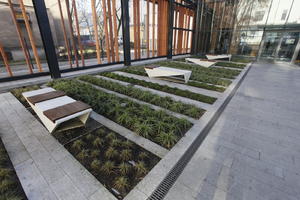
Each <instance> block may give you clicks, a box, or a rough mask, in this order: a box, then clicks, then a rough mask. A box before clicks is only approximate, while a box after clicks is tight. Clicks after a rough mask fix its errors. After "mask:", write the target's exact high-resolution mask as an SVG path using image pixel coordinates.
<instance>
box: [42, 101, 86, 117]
mask: <svg viewBox="0 0 300 200" xmlns="http://www.w3.org/2000/svg"><path fill="white" fill-rule="evenodd" d="M89 108H91V107H90V106H89V105H87V104H85V103H83V102H81V101H76V102H73V103H69V104H66V105H63V106H59V107H57V108H53V109H50V110H46V111H44V115H45V116H46V117H47V118H48V119H50V120H51V121H52V122H55V121H56V120H59V119H62V118H64V117H67V116H70V115H73V114H75V113H78V112H81V111H84V110H87V109H89Z"/></svg>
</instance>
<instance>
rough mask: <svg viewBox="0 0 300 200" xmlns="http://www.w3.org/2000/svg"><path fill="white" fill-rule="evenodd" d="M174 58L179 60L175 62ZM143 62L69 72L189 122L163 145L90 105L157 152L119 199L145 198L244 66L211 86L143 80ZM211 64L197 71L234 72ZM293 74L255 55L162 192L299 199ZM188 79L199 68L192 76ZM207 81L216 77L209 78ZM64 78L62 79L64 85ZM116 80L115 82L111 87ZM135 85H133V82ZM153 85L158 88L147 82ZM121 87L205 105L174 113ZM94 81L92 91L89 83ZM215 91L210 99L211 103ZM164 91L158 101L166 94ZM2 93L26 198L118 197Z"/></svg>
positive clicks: (0, 109)
mask: <svg viewBox="0 0 300 200" xmlns="http://www.w3.org/2000/svg"><path fill="white" fill-rule="evenodd" d="M143 64H145V63H143ZM165 64H168V63H165ZM169 64H170V63H169ZM174 64H176V61H175V62H172V63H171V64H170V65H171V66H174V67H176V65H174ZM177 64H180V62H177ZM181 67H184V65H183V64H182V63H181ZM186 67H190V66H186ZM120 68H122V66H111V67H106V68H102V69H91V70H87V71H85V73H96V72H102V71H106V70H118V69H120ZM140 68H141V67H139V66H137V67H133V68H130V70H129V69H127V71H126V70H125V71H124V70H123V71H115V72H113V73H102V74H100V75H94V76H89V77H87V76H86V77H81V78H79V79H76V82H74V81H75V80H73V82H74V84H75V83H76V84H75V85H82V84H84V82H85V83H86V84H89V85H90V86H91V87H92V88H94V89H97V91H101V92H102V93H103V92H104V93H105V94H113V95H115V96H116V97H118V98H125V99H129V100H131V101H133V102H135V103H137V104H140V105H144V106H149V107H150V108H151V109H153V110H152V111H151V112H156V111H159V110H164V111H165V112H166V113H167V114H168V115H170V116H173V117H178V118H184V119H186V120H187V121H188V122H190V123H191V124H194V126H193V127H192V128H191V129H190V130H189V131H188V132H187V133H186V135H185V136H183V137H182V140H180V141H179V142H178V144H177V145H175V146H174V148H172V149H171V150H170V148H166V146H163V145H162V144H160V143H159V142H157V141H155V140H153V141H152V138H149V137H146V136H145V137H143V135H138V134H135V131H136V130H130V128H126V127H125V126H122V124H121V123H119V122H118V121H113V120H112V119H108V118H107V117H105V115H100V114H97V113H96V110H95V112H93V114H92V118H93V119H94V120H96V121H97V122H98V123H100V125H101V126H105V127H108V128H109V129H110V130H111V131H114V132H116V133H118V134H119V135H120V136H122V137H123V138H125V139H127V140H129V141H131V142H133V143H135V144H136V145H138V146H139V147H142V148H143V149H145V150H146V151H148V152H149V153H150V152H151V155H152V157H153V159H154V157H155V156H156V159H157V160H159V159H162V160H161V162H159V163H158V164H157V165H156V166H155V167H154V168H153V169H152V170H151V171H150V172H149V174H148V175H147V176H146V177H144V179H143V180H141V182H140V183H139V184H138V185H137V186H136V187H135V189H133V190H132V191H131V192H130V193H129V194H128V195H127V196H126V197H125V198H124V199H128V200H130V199H139V200H140V199H147V198H148V196H149V195H151V193H152V191H153V190H154V189H155V188H156V187H157V186H158V184H159V183H160V182H161V181H162V179H164V177H165V176H166V174H167V173H168V172H169V171H170V170H171V168H172V166H173V165H175V164H176V162H177V160H179V159H180V157H181V156H182V155H183V153H184V152H185V151H186V149H187V148H188V147H189V146H190V145H191V143H192V141H193V140H194V139H195V138H196V136H197V135H198V134H199V132H201V130H202V129H203V128H204V124H205V123H206V121H209V119H212V118H211V117H212V116H214V113H215V112H216V110H219V106H220V105H222V104H223V102H224V100H225V99H227V97H228V96H230V94H233V92H231V91H232V90H233V88H235V87H236V86H237V85H238V83H239V82H240V81H242V79H241V78H242V77H244V75H246V74H247V73H246V71H248V70H249V68H248V67H247V68H245V70H241V71H240V72H239V73H237V74H239V75H238V76H237V75H235V76H236V77H235V78H236V79H235V78H232V83H231V86H229V87H228V88H227V90H226V91H225V92H224V91H223V93H222V92H220V91H216V90H221V89H223V88H222V87H221V86H220V85H219V84H216V85H219V86H214V85H213V84H210V85H209V84H203V83H201V82H197V81H191V84H192V83H197V85H196V86H199V87H191V86H190V85H189V86H188V85H183V84H177V83H169V82H166V81H161V80H154V79H148V78H147V77H145V76H144V74H143V73H141V71H139V69H140ZM217 68H219V67H217ZM217 68H212V69H210V71H205V70H204V71H202V72H201V73H211V74H215V75H219V76H228V77H230V76H231V75H229V74H226V73H229V72H230V73H233V71H226V73H225V71H222V70H220V69H221V68H220V69H217ZM221 72H224V73H221ZM199 73H200V72H198V74H199ZM235 73H236V72H235ZM78 74H80V72H71V73H68V74H66V75H65V76H77V75H78ZM195 74H197V71H195ZM299 76H300V70H299V68H295V67H292V66H288V65H271V64H253V65H252V67H251V69H250V71H249V72H248V74H247V76H246V77H245V79H244V80H243V82H242V85H241V86H240V88H239V89H238V90H237V92H236V94H235V95H234V96H233V98H232V100H231V101H230V102H229V104H228V106H227V107H226V109H225V111H224V112H223V113H222V114H221V116H220V118H219V119H218V121H217V122H216V123H215V125H214V126H213V127H212V129H211V130H210V132H209V133H208V135H207V137H206V139H205V140H204V141H203V143H202V144H201V146H200V147H199V149H198V150H197V151H196V153H195V154H194V155H193V157H192V159H191V160H190V162H189V163H188V164H187V166H186V167H185V169H184V171H183V173H182V174H181V175H180V176H179V178H178V179H177V181H176V182H175V184H174V185H173V187H172V188H171V189H170V191H169V193H168V194H167V195H166V197H165V199H170V200H171V199H172V200H177V199H178V200H179V199H180V200H184V199H187V200H193V199H201V200H202V199H204V200H223V199H224V200H225V199H226V200H229V199H234V200H236V199H237V200H239V199H247V200H248V199H249V200H252V199H259V200H260V199H261V200H269V199H270V200H271V199H272V200H273V199H278V200H279V199H280V200H282V199H287V200H289V199H295V200H296V199H299V198H300V191H299V190H298V188H299V187H300V174H299V173H300V170H299V169H300V156H299V152H300V146H299V141H300V134H299V132H300V131H299V130H300V124H299V118H300V114H299V113H300V106H299V105H298V104H297V102H299V100H298V99H299V97H300V91H299V88H300V82H299V81H298V80H299ZM194 78H195V79H196V78H199V77H196V76H195V77H194ZM133 79H134V82H133ZM49 80H50V78H47V79H46V80H45V78H44V77H43V78H37V80H28V82H27V81H26V82H20V81H17V82H15V85H13V84H7V83H5V84H4V83H2V84H1V85H0V91H1V90H2V91H7V90H9V89H10V88H14V87H17V86H21V85H22V86H24V85H32V84H37V83H42V82H46V81H49ZM100 80H101V81H100ZM124 81H126V82H124ZM208 81H214V79H209V80H208ZM220 81H221V82H220ZM228 81H229V79H226V78H223V79H219V82H218V83H220V84H223V83H226V82H228ZM67 82H68V81H67ZM67 82H66V83H67ZM71 82H72V81H71ZM71 82H70V81H69V83H70V84H71ZM145 82H147V85H145ZM107 83H109V84H107ZM150 83H151V84H152V85H151V84H150ZM200 83H201V84H200ZM55 84H58V86H59V82H58V83H54V86H55ZM116 84H118V85H117V86H118V87H112V85H115V86H116ZM132 84H136V85H134V86H132ZM153 84H158V85H160V86H161V87H154V86H155V85H153ZM143 86H147V87H143ZM162 86H164V87H162ZM166 86H168V87H166ZM125 87H129V88H128V89H130V90H132V91H133V90H137V89H138V91H140V92H141V91H151V93H153V94H156V95H159V96H162V97H169V98H170V99H173V100H180V101H181V102H184V103H186V104H190V105H193V106H196V107H197V108H198V110H199V108H204V109H205V110H206V113H205V114H204V115H203V117H201V118H200V119H198V118H199V116H198V115H197V116H194V115H191V113H187V112H185V111H182V113H181V112H179V111H178V110H176V109H174V108H170V107H165V106H164V105H163V104H157V103H156V104H151V103H152V102H150V101H149V100H147V101H146V99H145V98H141V97H139V96H138V95H135V96H134V95H133V93H130V95H131V96H127V95H129V93H128V91H129V90H126V91H127V93H124V92H123V91H122V90H120V88H125ZM151 87H152V89H151ZM201 87H202V88H201ZM154 88H155V89H154ZM171 88H177V90H180V89H181V90H184V91H186V92H189V94H197V95H201V94H202V95H207V96H196V97H197V98H196V97H195V96H193V98H194V100H193V99H189V98H186V97H185V93H176V95H174V94H172V92H171V91H175V90H172V89H171ZM224 88H225V86H224ZM64 89H68V88H64ZM94 89H93V90H92V89H90V90H91V91H96V90H94ZM167 89H168V90H167ZM223 90H225V89H223ZM79 92H80V91H79ZM86 92H88V91H86ZM168 92H169V93H168ZM175 92H176V91H175ZM214 98H215V100H216V102H215V103H214V104H213V103H212V102H211V103H209V102H210V101H211V100H214ZM170 99H162V100H168V101H171V100H170ZM0 102H1V103H0V114H1V118H0V136H1V138H2V141H3V143H4V145H5V146H6V149H7V151H8V154H9V156H10V158H11V161H12V164H13V165H14V167H15V169H16V173H17V175H18V176H19V179H20V182H21V184H22V187H23V189H24V191H25V193H26V194H27V197H28V199H30V200H32V199H33V200H34V199H38V200H39V199H61V200H62V199H64V200H65V199H72V200H73V199H80V200H81V199H82V200H83V199H86V200H88V199H89V200H95V199H116V198H115V196H114V195H113V194H112V193H111V192H109V191H108V190H107V186H106V185H105V184H104V185H103V183H102V184H101V183H100V182H99V180H97V178H95V176H93V175H94V174H92V173H91V171H90V170H88V168H85V167H84V166H83V165H82V163H80V162H78V160H77V159H76V158H75V157H76V156H75V157H74V156H73V155H72V154H71V153H72V152H71V153H70V152H69V151H68V150H67V149H66V148H65V147H67V146H68V145H65V144H63V145H62V143H63V142H62V141H60V140H59V138H57V139H58V140H57V139H55V138H54V137H52V136H51V135H50V134H49V133H48V132H47V131H46V129H45V128H44V127H43V126H42V124H41V123H40V122H39V121H38V120H37V119H36V118H35V117H34V116H33V115H32V114H31V113H30V112H29V111H28V110H27V109H26V108H25V107H24V105H22V103H21V102H20V101H19V100H17V99H16V98H15V96H14V95H13V94H11V93H2V94H1V95H0ZM103 103H104V102H103ZM132 105H135V104H132ZM199 111H200V110H199ZM217 112H219V111H217ZM217 112H216V113H217ZM102 114H103V113H102ZM12 116H13V117H12ZM204 122H205V123H204ZM118 137H119V136H118ZM149 155H150V154H149ZM152 157H151V158H152ZM154 160H155V159H154ZM92 172H93V171H92Z"/></svg>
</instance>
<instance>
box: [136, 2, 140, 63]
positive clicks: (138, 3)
mask: <svg viewBox="0 0 300 200" xmlns="http://www.w3.org/2000/svg"><path fill="white" fill-rule="evenodd" d="M136 9H137V26H138V27H137V34H138V43H137V47H138V58H139V59H141V17H140V1H139V0H137V7H136Z"/></svg>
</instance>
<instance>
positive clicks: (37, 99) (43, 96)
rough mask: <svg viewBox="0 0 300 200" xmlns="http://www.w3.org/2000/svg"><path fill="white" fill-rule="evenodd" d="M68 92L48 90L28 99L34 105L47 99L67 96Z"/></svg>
mask: <svg viewBox="0 0 300 200" xmlns="http://www.w3.org/2000/svg"><path fill="white" fill-rule="evenodd" d="M65 95H66V93H64V92H63V91H53V92H47V93H44V94H39V95H35V96H32V97H28V98H27V100H28V101H29V102H30V103H32V104H33V105H35V104H37V103H40V102H43V101H47V100H51V99H55V98H58V97H62V96H65Z"/></svg>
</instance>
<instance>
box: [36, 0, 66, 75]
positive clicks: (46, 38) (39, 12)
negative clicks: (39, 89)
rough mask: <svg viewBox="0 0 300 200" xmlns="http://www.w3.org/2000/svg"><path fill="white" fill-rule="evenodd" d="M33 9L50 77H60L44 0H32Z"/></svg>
mask: <svg viewBox="0 0 300 200" xmlns="http://www.w3.org/2000/svg"><path fill="white" fill-rule="evenodd" d="M32 3H33V7H34V11H35V14H36V18H37V22H38V26H39V28H40V33H41V38H42V41H43V45H44V50H45V54H46V58H47V63H48V67H49V71H50V74H51V77H52V78H54V79H56V78H60V77H61V74H60V71H59V65H58V60H57V56H56V51H55V47H54V41H53V37H52V33H51V28H50V23H49V19H48V14H47V9H46V5H45V2H44V0H32Z"/></svg>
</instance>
